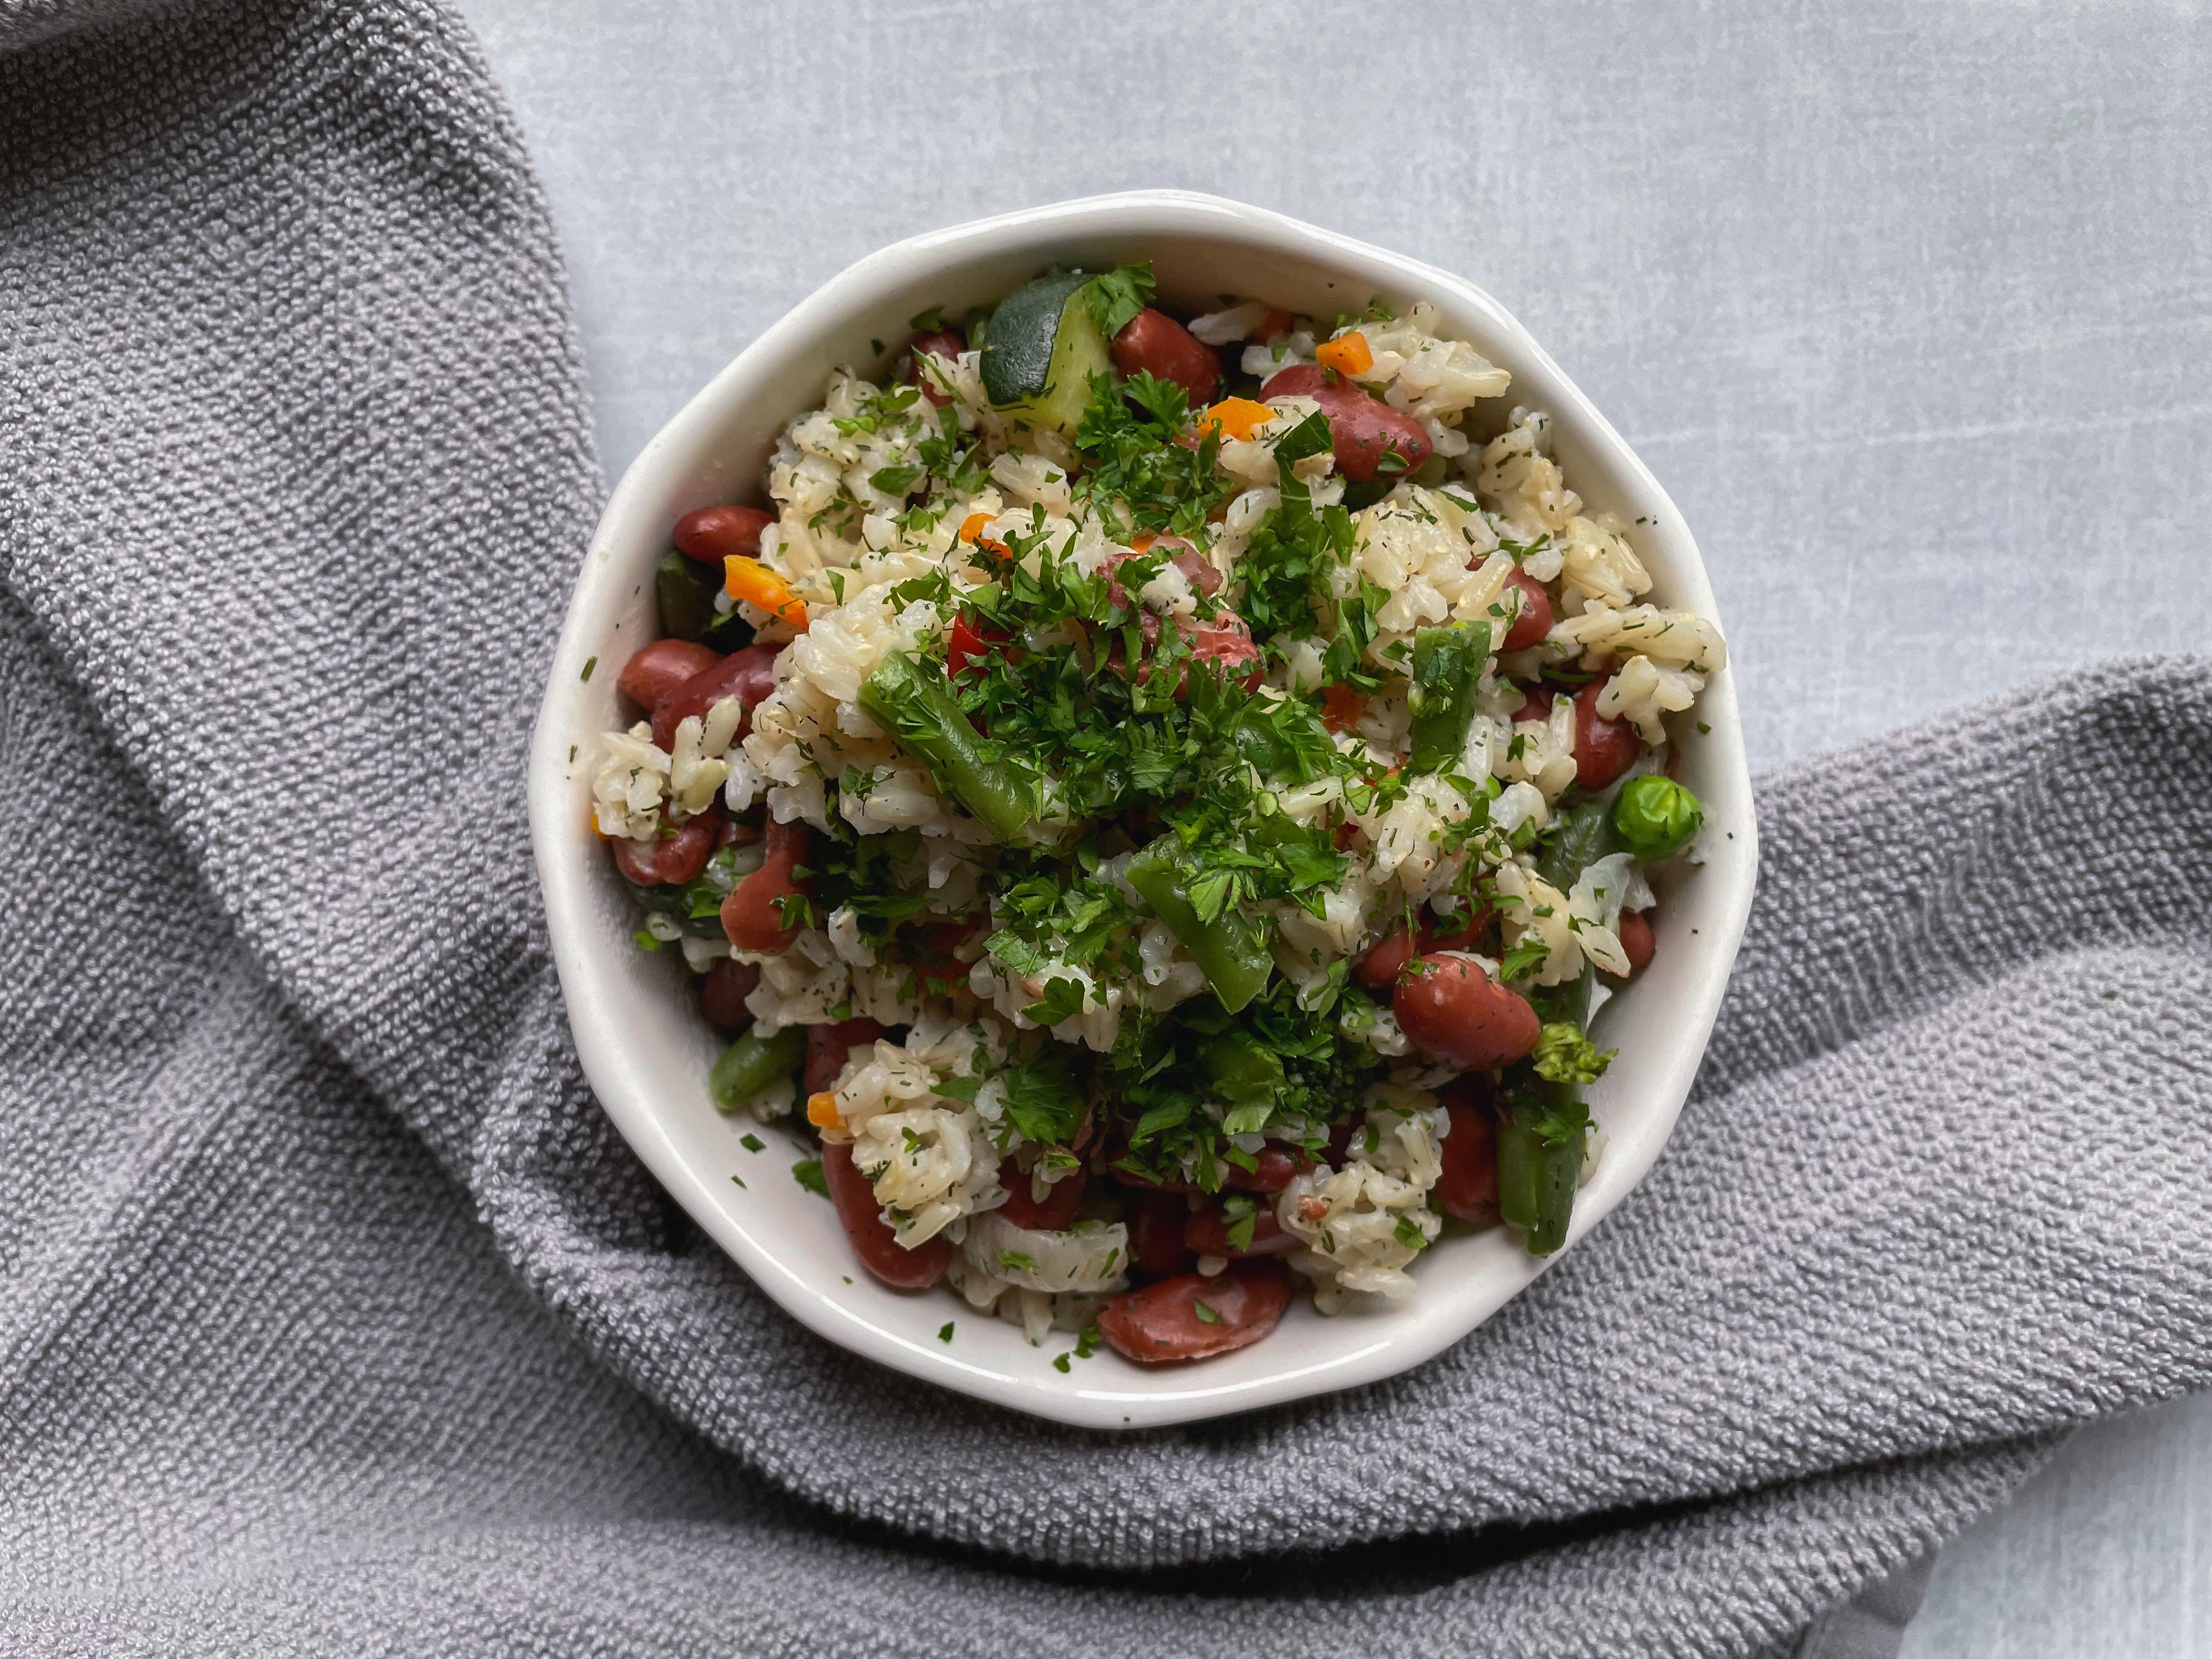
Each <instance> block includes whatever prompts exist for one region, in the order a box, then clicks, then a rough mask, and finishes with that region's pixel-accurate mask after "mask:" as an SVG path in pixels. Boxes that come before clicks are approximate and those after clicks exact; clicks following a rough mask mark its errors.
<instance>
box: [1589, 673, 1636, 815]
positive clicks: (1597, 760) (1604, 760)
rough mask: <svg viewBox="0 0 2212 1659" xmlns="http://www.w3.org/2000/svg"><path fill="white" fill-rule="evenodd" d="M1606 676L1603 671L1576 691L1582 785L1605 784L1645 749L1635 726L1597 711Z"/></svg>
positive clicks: (1602, 785)
mask: <svg viewBox="0 0 2212 1659" xmlns="http://www.w3.org/2000/svg"><path fill="white" fill-rule="evenodd" d="M1606 679H1607V676H1605V675H1600V676H1599V677H1598V678H1595V679H1594V680H1592V681H1591V682H1590V683H1589V684H1588V685H1586V686H1584V687H1583V689H1582V690H1579V691H1577V692H1576V693H1575V782H1576V784H1577V787H1581V788H1583V789H1602V788H1604V787H1606V785H1607V784H1609V783H1611V782H1612V781H1613V780H1614V779H1615V778H1617V777H1619V776H1620V775H1621V774H1622V773H1623V772H1626V770H1628V769H1629V768H1630V767H1632V766H1633V765H1635V764H1636V757H1638V755H1640V754H1642V753H1643V752H1644V745H1643V743H1642V740H1641V739H1639V738H1638V737H1637V735H1636V728H1635V727H1634V726H1631V725H1630V724H1629V723H1628V722H1627V721H1626V720H1607V718H1606V717H1605V716H1604V715H1602V714H1599V713H1598V712H1597V697H1598V693H1599V692H1601V691H1602V690H1605V684H1606Z"/></svg>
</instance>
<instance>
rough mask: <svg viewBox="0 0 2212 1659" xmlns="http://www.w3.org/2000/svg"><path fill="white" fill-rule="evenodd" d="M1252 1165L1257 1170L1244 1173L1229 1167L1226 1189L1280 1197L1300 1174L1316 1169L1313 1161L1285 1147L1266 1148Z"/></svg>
mask: <svg viewBox="0 0 2212 1659" xmlns="http://www.w3.org/2000/svg"><path fill="white" fill-rule="evenodd" d="M1252 1161H1253V1163H1254V1164H1256V1165H1257V1166H1258V1167H1257V1168H1255V1169H1250V1170H1240V1169H1238V1168H1237V1166H1236V1165H1235V1164H1231V1165H1229V1167H1228V1168H1227V1170H1225V1171H1224V1172H1223V1174H1222V1177H1221V1182H1222V1185H1224V1186H1225V1187H1229V1188H1234V1189H1235V1190H1236V1191H1237V1192H1240V1193H1279V1192H1280V1191H1282V1190H1283V1188H1285V1187H1287V1186H1289V1185H1290V1184H1291V1180H1292V1178H1293V1177H1294V1176H1297V1174H1298V1172H1299V1171H1300V1170H1310V1169H1312V1168H1313V1160H1312V1159H1311V1158H1307V1157H1305V1156H1304V1154H1303V1153H1299V1152H1291V1151H1290V1150H1289V1149H1288V1148H1287V1147H1283V1146H1262V1147H1261V1149H1260V1151H1259V1152H1258V1154H1257V1155H1256V1156H1255V1158H1253V1160H1252Z"/></svg>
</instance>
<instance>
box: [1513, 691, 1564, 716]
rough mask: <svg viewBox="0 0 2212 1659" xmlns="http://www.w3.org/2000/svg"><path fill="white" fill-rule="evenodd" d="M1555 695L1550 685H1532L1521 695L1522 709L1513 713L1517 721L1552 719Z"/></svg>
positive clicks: (1517, 709)
mask: <svg viewBox="0 0 2212 1659" xmlns="http://www.w3.org/2000/svg"><path fill="white" fill-rule="evenodd" d="M1554 695H1555V694H1554V693H1553V690H1552V688H1551V687H1550V686H1548V685H1532V686H1530V687H1529V688H1528V690H1526V691H1524V692H1522V695H1521V704H1520V707H1519V708H1516V709H1515V710H1514V711H1513V718H1514V719H1515V720H1549V719H1551V718H1552V699H1553V696H1554Z"/></svg>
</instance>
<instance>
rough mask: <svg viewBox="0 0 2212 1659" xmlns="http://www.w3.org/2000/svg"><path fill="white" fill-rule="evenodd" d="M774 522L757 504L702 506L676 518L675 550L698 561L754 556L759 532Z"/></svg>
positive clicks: (719, 561)
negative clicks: (752, 505)
mask: <svg viewBox="0 0 2212 1659" xmlns="http://www.w3.org/2000/svg"><path fill="white" fill-rule="evenodd" d="M774 523H775V513H764V512H763V511H762V510H761V509H760V508H759V507H701V508H700V509H699V510H698V511H697V512H696V513H685V514H684V516H683V517H682V518H680V519H678V520H677V521H676V535H675V542H676V550H677V551H678V552H679V553H681V554H683V555H684V556H685V557H686V558H690V559H696V560H698V561H699V562H700V563H702V564H720V563H721V562H722V561H723V560H725V559H730V558H738V559H750V558H756V557H757V556H759V554H760V538H761V532H762V531H763V530H765V529H767V528H768V527H769V526H770V525H772V524H774Z"/></svg>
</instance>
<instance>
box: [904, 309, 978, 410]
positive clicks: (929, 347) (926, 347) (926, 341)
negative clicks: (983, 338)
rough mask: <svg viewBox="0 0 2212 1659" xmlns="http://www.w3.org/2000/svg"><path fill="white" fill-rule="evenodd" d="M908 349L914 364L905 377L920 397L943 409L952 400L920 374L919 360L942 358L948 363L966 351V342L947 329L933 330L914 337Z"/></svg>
mask: <svg viewBox="0 0 2212 1659" xmlns="http://www.w3.org/2000/svg"><path fill="white" fill-rule="evenodd" d="M908 349H909V350H911V351H912V352H913V353H914V357H915V362H914V366H913V367H912V368H909V369H908V371H907V377H908V379H909V380H912V381H913V382H914V383H915V385H916V386H920V387H921V395H922V397H923V398H925V399H927V401H928V402H930V403H933V404H936V405H937V406H938V407H939V409H942V408H944V407H945V404H949V403H951V401H952V399H951V396H950V395H949V394H947V393H945V392H939V390H938V389H937V388H936V387H935V386H932V385H931V384H930V383H929V380H928V378H927V376H926V375H924V374H922V372H921V359H922V357H923V356H925V355H926V356H932V357H942V358H944V359H945V361H946V362H948V363H949V362H951V360H952V359H953V358H955V357H957V356H959V355H960V354H961V353H962V352H963V351H965V350H967V349H968V342H967V341H965V340H963V339H962V338H961V337H959V336H958V335H957V334H955V333H954V332H953V331H951V329H949V328H933V329H930V330H928V331H926V332H924V333H921V334H917V335H915V337H914V344H913V345H912V346H911V347H909V348H908Z"/></svg>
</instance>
